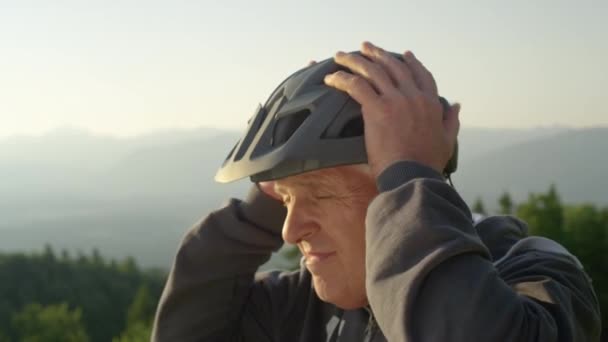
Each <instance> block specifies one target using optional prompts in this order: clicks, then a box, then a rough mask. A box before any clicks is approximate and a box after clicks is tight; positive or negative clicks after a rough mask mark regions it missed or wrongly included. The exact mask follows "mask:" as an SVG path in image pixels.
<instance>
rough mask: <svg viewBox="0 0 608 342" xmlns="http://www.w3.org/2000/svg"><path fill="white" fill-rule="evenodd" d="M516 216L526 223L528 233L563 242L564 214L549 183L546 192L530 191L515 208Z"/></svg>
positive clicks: (558, 199) (560, 203)
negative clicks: (525, 199)
mask: <svg viewBox="0 0 608 342" xmlns="http://www.w3.org/2000/svg"><path fill="white" fill-rule="evenodd" d="M517 216H518V217H519V218H521V219H522V220H524V221H525V222H527V223H528V226H529V227H530V234H532V235H540V236H545V237H548V238H550V239H553V240H556V241H558V242H561V243H564V230H563V226H564V216H563V206H562V202H561V199H560V197H559V195H558V193H557V190H556V189H555V185H551V187H550V188H549V191H547V193H546V194H542V193H541V194H534V193H531V194H530V195H529V196H528V201H527V202H524V203H522V204H520V205H519V206H518V208H517Z"/></svg>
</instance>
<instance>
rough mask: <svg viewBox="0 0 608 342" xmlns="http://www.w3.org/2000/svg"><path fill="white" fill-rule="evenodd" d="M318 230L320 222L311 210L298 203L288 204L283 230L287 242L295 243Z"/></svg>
mask: <svg viewBox="0 0 608 342" xmlns="http://www.w3.org/2000/svg"><path fill="white" fill-rule="evenodd" d="M318 230H319V224H318V223H317V221H316V220H315V217H314V215H312V214H311V213H310V211H308V210H306V209H305V208H303V207H302V206H299V205H297V204H296V203H291V204H289V205H288V207H287V216H286V217H285V222H284V223H283V231H282V235H283V240H284V241H285V242H287V243H290V244H292V245H295V244H297V243H298V242H300V241H301V240H302V239H304V238H306V237H308V236H310V235H312V234H314V233H315V232H316V231H318Z"/></svg>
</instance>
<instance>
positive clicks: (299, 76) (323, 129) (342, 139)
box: [215, 52, 458, 183]
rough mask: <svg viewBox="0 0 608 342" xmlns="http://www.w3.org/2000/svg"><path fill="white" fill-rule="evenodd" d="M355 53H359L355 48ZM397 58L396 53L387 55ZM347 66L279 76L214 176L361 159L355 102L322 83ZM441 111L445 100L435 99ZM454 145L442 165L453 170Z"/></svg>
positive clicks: (276, 174)
mask: <svg viewBox="0 0 608 342" xmlns="http://www.w3.org/2000/svg"><path fill="white" fill-rule="evenodd" d="M355 53H359V52H355ZM393 54H394V55H395V56H396V57H398V58H399V59H402V57H401V56H400V55H399V54H396V53H393ZM338 70H348V69H347V68H345V67H343V66H341V65H339V64H336V63H335V62H334V60H333V58H329V59H326V60H324V61H321V62H319V63H316V64H313V65H310V66H308V67H306V68H303V69H301V70H299V71H297V72H295V73H294V74H292V75H291V76H289V77H288V78H287V79H285V80H284V81H283V82H282V83H281V84H280V85H279V86H278V87H277V88H276V89H275V90H274V92H273V93H272V94H271V95H270V97H269V98H268V100H267V101H266V103H265V104H264V105H263V106H262V105H259V106H258V108H257V109H256V111H255V113H254V114H253V116H252V117H251V118H250V119H249V121H248V125H247V130H246V131H245V135H244V136H243V137H242V138H241V139H240V140H239V141H238V142H237V143H236V145H235V146H234V147H233V148H232V150H231V151H230V153H229V154H228V157H226V160H225V161H224V163H223V164H222V166H221V167H220V169H219V170H218V172H217V174H216V175H215V180H216V181H218V182H221V183H227V182H231V181H235V180H238V179H241V178H244V177H250V178H251V180H252V181H253V182H260V181H269V180H275V179H279V178H284V177H288V176H292V175H296V174H299V173H303V172H307V171H313V170H318V169H322V168H328V167H334V166H340V165H349V164H363V163H367V153H366V151H365V141H364V137H363V129H364V125H363V118H362V116H361V106H360V105H359V104H358V103H357V102H356V101H355V100H354V99H352V98H351V97H350V96H349V95H348V94H346V93H345V92H342V91H340V90H337V89H335V88H333V87H329V86H327V85H325V83H324V81H323V79H324V77H325V75H327V74H330V73H333V72H336V71H338ZM439 100H440V102H441V103H442V105H443V107H444V112H445V111H446V110H448V109H449V103H448V102H447V100H446V99H444V98H443V97H440V98H439ZM457 152H458V151H457V145H456V149H455V151H454V154H453V157H452V159H451V160H450V161H449V163H448V164H447V166H446V168H445V169H444V175H445V176H447V177H449V175H450V174H451V173H453V172H454V171H456V167H457V160H458V153H457Z"/></svg>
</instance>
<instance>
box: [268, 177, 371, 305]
mask: <svg viewBox="0 0 608 342" xmlns="http://www.w3.org/2000/svg"><path fill="white" fill-rule="evenodd" d="M275 191H276V192H277V193H278V194H279V195H280V196H281V197H282V198H283V202H284V203H285V206H286V207H287V217H286V219H285V224H284V226H283V239H284V240H285V241H286V242H288V243H291V244H297V245H298V247H299V249H300V251H301V252H302V254H303V255H304V257H305V258H306V267H307V268H308V270H309V271H310V273H311V274H312V277H313V283H314V288H315V291H316V293H317V295H318V296H319V297H320V298H321V299H322V300H324V301H326V302H330V303H333V304H335V305H337V306H338V307H341V308H344V309H354V308H359V307H362V306H364V305H366V304H367V296H366V292H365V216H366V212H367V206H368V205H369V203H370V201H371V200H372V199H373V198H374V196H375V195H376V194H377V190H376V187H375V182H374V180H373V178H372V177H371V176H369V174H368V173H366V172H364V171H362V170H361V169H357V168H356V167H353V166H345V167H337V168H331V169H325V170H319V171H314V172H308V173H305V174H302V175H297V176H293V177H288V178H285V179H282V180H279V181H276V182H275Z"/></svg>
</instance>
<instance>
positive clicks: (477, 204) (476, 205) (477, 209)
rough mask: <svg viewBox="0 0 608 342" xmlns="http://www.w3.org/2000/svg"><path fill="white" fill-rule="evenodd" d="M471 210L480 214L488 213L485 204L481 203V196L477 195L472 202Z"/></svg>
mask: <svg viewBox="0 0 608 342" xmlns="http://www.w3.org/2000/svg"><path fill="white" fill-rule="evenodd" d="M471 210H473V212H474V213H478V214H482V215H487V214H488V213H487V212H486V208H485V206H484V205H483V201H482V200H481V197H477V198H476V199H475V202H474V203H473V208H472V209H471Z"/></svg>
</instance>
